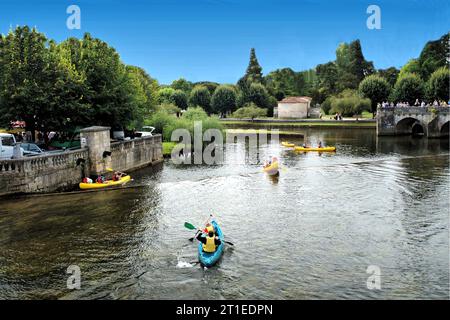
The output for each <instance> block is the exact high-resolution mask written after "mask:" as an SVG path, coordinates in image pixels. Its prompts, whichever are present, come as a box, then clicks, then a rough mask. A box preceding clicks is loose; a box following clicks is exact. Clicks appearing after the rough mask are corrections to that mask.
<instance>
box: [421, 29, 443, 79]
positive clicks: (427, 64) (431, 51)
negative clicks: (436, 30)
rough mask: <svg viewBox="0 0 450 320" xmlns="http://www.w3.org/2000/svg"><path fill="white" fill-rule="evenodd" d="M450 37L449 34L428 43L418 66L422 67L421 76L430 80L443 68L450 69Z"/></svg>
mask: <svg viewBox="0 0 450 320" xmlns="http://www.w3.org/2000/svg"><path fill="white" fill-rule="evenodd" d="M449 40H450V35H449V34H448V33H447V34H445V35H443V36H442V37H441V38H440V39H438V40H436V41H429V42H427V43H426V45H425V47H424V48H423V50H422V52H421V53H420V56H419V59H418V64H419V66H420V76H421V77H422V79H424V80H428V78H429V77H430V75H431V74H432V73H433V72H434V71H436V70H437V69H439V68H441V67H447V68H448V67H449V62H448V60H447V58H448V54H449Z"/></svg>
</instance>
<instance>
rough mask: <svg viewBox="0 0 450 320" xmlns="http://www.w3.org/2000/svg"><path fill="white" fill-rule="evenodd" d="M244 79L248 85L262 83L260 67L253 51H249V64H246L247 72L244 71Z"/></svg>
mask: <svg viewBox="0 0 450 320" xmlns="http://www.w3.org/2000/svg"><path fill="white" fill-rule="evenodd" d="M244 79H245V80H247V81H249V82H250V83H253V82H257V83H262V82H263V74H262V67H261V66H260V65H259V62H258V59H257V58H256V53H255V49H254V48H252V49H251V50H250V62H249V64H248V67H247V70H246V71H245V75H244Z"/></svg>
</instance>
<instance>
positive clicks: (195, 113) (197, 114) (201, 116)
mask: <svg viewBox="0 0 450 320" xmlns="http://www.w3.org/2000/svg"><path fill="white" fill-rule="evenodd" d="M183 118H185V119H188V120H193V121H195V120H205V119H207V118H208V115H207V114H206V112H205V110H203V109H202V108H201V107H189V108H188V109H187V111H186V112H185V113H183Z"/></svg>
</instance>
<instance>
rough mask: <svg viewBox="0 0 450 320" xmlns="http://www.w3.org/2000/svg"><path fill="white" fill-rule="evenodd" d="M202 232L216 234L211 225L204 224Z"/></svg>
mask: <svg viewBox="0 0 450 320" xmlns="http://www.w3.org/2000/svg"><path fill="white" fill-rule="evenodd" d="M202 231H203V233H204V234H208V233H210V232H211V231H212V232H214V233H215V232H216V230H214V227H213V226H212V225H211V223H208V224H206V227H205V229H203V230H202Z"/></svg>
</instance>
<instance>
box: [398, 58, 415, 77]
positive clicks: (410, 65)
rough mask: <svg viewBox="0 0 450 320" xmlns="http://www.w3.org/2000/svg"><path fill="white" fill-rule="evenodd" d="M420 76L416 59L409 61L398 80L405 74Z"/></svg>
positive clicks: (401, 70)
mask: <svg viewBox="0 0 450 320" xmlns="http://www.w3.org/2000/svg"><path fill="white" fill-rule="evenodd" d="M409 73H415V74H418V75H419V74H420V64H419V61H418V60H417V59H410V60H409V61H408V62H407V63H406V64H405V65H404V66H403V67H402V68H401V69H400V73H399V75H398V78H402V77H403V76H404V75H405V74H409Z"/></svg>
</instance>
